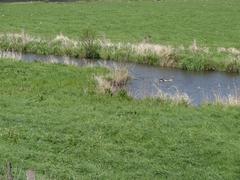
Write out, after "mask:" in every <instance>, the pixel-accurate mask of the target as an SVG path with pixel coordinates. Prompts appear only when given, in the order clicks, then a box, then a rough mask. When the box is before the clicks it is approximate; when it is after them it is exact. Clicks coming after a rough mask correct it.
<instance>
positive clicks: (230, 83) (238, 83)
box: [0, 53, 240, 105]
mask: <svg viewBox="0 0 240 180" xmlns="http://www.w3.org/2000/svg"><path fill="white" fill-rule="evenodd" d="M8 56H9V57H13V58H15V59H18V60H23V61H27V62H35V61H41V62H48V63H59V64H68V65H74V66H86V65H88V66H89V65H93V66H106V65H107V66H110V67H113V66H123V65H124V66H125V67H127V68H128V70H129V72H130V76H131V77H132V78H131V80H130V81H129V83H128V84H127V90H128V93H129V94H131V95H132V96H133V97H134V98H137V99H141V98H146V97H155V96H157V95H158V94H159V90H161V91H162V92H164V93H167V94H170V95H171V94H175V93H176V92H180V93H184V94H187V95H188V96H189V98H190V99H191V102H192V104H194V105H199V104H201V103H203V102H206V101H208V102H211V101H214V100H215V99H216V96H218V97H221V98H224V97H227V96H230V95H233V96H234V95H236V93H237V94H240V75H239V74H234V73H225V72H190V71H184V70H179V69H168V68H160V67H153V66H148V65H140V64H132V63H117V62H112V61H102V60H97V61H90V60H80V59H75V58H68V57H58V56H42V55H33V54H21V55H16V54H13V53H12V54H11V53H8V54H7V55H6V54H4V53H2V54H1V53H0V57H8Z"/></svg>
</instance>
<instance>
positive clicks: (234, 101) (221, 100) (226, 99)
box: [213, 88, 240, 106]
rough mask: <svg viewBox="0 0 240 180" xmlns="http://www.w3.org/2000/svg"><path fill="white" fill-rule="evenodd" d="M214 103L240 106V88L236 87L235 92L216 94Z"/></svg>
mask: <svg viewBox="0 0 240 180" xmlns="http://www.w3.org/2000/svg"><path fill="white" fill-rule="evenodd" d="M214 98H215V100H214V102H213V103H214V104H220V105H224V106H240V89H237V88H235V89H234V91H233V93H231V94H229V95H227V96H222V95H221V94H220V93H215V94H214Z"/></svg>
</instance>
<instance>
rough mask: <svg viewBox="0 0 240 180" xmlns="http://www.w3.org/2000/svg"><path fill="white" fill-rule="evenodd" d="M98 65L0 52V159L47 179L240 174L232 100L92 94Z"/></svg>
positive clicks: (232, 176) (236, 112)
mask: <svg viewBox="0 0 240 180" xmlns="http://www.w3.org/2000/svg"><path fill="white" fill-rule="evenodd" d="M105 72H106V71H105V70H104V69H98V68H75V67H71V66H64V65H47V64H41V63H32V64H30V63H29V64H28V63H23V62H15V61H11V60H0V94H1V95H0V154H1V155H0V163H1V165H0V166H2V167H3V166H4V163H5V162H6V161H11V162H12V163H13V166H14V167H15V168H18V169H14V170H15V171H17V172H18V173H17V174H18V176H19V177H23V176H24V172H25V170H27V169H34V170H36V172H37V174H38V175H39V176H41V177H44V176H45V177H51V178H52V179H54V178H56V179H93V178H97V179H239V178H240V141H239V139H240V131H239V126H240V121H239V117H240V109H239V107H221V106H202V107H198V108H194V107H185V106H180V105H179V106H176V105H172V104H168V103H164V102H160V101H157V100H154V101H153V100H144V101H138V100H133V99H131V98H127V97H123V96H120V95H119V96H113V97H111V96H108V95H99V94H97V93H95V90H96V87H95V82H94V80H93V76H94V75H95V74H99V75H100V74H103V73H105ZM19 169H20V170H21V171H20V170H19ZM0 171H1V173H0V174H3V173H4V172H3V170H0ZM20 179H21V178H20Z"/></svg>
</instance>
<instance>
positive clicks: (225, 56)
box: [0, 31, 240, 73]
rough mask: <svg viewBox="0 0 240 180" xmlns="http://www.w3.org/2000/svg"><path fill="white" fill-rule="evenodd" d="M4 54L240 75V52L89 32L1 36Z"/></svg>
mask: <svg viewBox="0 0 240 180" xmlns="http://www.w3.org/2000/svg"><path fill="white" fill-rule="evenodd" d="M0 50H2V51H16V52H21V53H35V54H42V55H59V56H70V57H77V58H80V59H81V58H91V59H103V60H115V61H119V62H135V63H142V64H151V65H157V66H161V67H173V68H181V69H186V70H191V71H227V72H236V73H239V72H240V50H239V49H236V48H223V47H219V48H209V47H202V46H199V45H197V43H196V41H194V42H193V44H192V45H190V46H188V47H184V46H181V47H172V46H164V45H159V44H150V43H146V42H143V43H135V44H131V43H113V42H111V41H110V40H106V39H96V37H95V36H94V34H92V33H91V32H90V31H86V32H85V33H84V36H83V37H82V38H81V39H79V40H77V39H76V40H73V39H70V38H68V37H66V36H63V35H58V36H56V38H54V39H43V38H40V37H32V36H30V35H28V34H25V33H20V34H2V35H0Z"/></svg>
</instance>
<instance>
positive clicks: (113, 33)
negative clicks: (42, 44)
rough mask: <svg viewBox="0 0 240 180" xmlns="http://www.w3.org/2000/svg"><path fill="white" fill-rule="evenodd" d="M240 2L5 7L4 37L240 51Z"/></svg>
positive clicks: (0, 14) (0, 17)
mask: <svg viewBox="0 0 240 180" xmlns="http://www.w3.org/2000/svg"><path fill="white" fill-rule="evenodd" d="M239 22H240V1H238V0H227V1H226V0H160V1H151V0H149V1H126V0H122V1H121V0H116V1H113V0H112V1H111V0H102V1H93V2H86V1H82V2H80V3H59V4H56V3H28V4H0V23H1V26H0V32H19V31H22V30H23V31H26V32H27V33H31V34H35V35H36V34H37V35H42V36H55V35H56V34H59V33H61V32H62V33H64V34H65V35H68V36H71V37H78V36H80V35H81V34H82V32H83V30H84V29H86V28H89V29H93V30H95V31H97V33H98V35H100V36H106V37H107V38H110V39H112V40H113V41H125V42H129V41H131V42H134V41H142V40H143V39H144V38H145V37H149V36H150V37H151V38H150V39H152V41H153V42H157V43H161V44H171V45H181V44H184V45H186V44H187V45H189V44H191V43H192V42H193V40H194V39H196V40H197V42H199V43H201V44H204V45H206V46H217V47H219V46H220V47H222V46H224V47H236V48H239V47H240V43H239V39H240V23H239Z"/></svg>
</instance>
